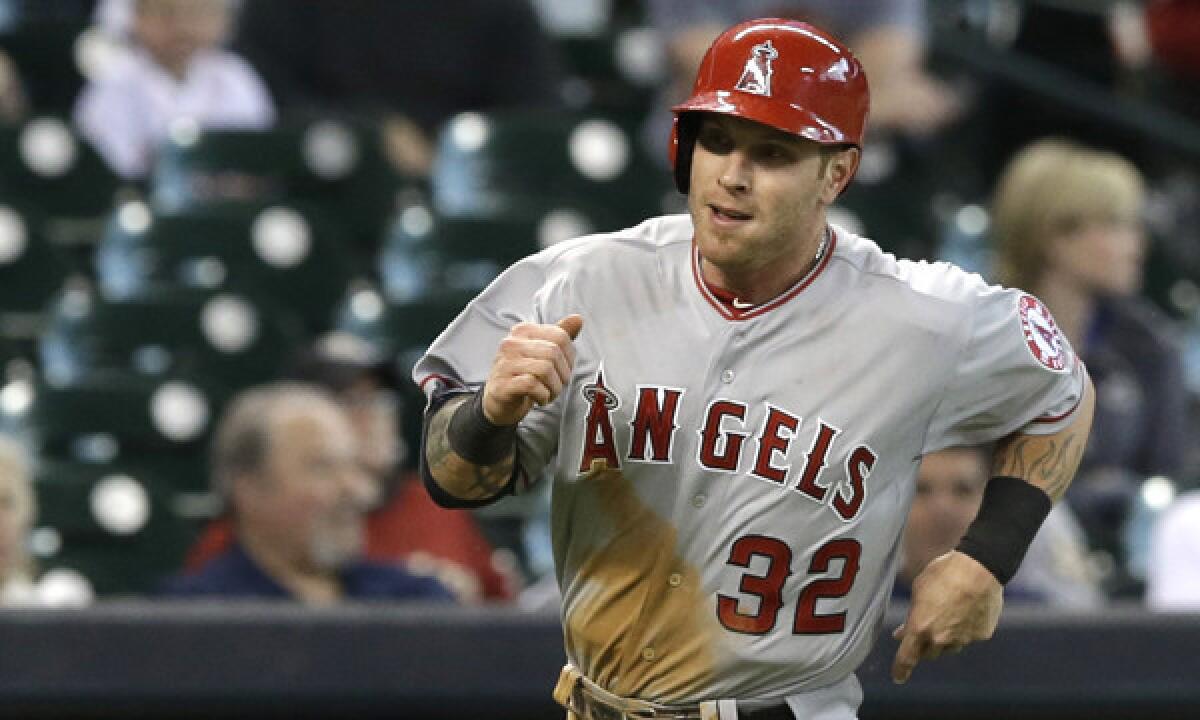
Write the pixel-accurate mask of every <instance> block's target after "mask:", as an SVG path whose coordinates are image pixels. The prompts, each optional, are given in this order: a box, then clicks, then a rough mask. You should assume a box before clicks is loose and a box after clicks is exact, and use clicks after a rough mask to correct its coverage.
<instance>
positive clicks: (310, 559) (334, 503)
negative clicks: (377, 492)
mask: <svg viewBox="0 0 1200 720" xmlns="http://www.w3.org/2000/svg"><path fill="white" fill-rule="evenodd" d="M281 415H282V417H279V418H277V419H276V422H275V423H274V427H273V428H272V430H271V432H270V437H269V440H268V445H269V448H268V452H267V459H266V462H265V464H264V467H263V468H262V471H261V472H260V473H259V476H258V477H255V478H252V479H250V480H248V481H247V482H246V483H245V485H246V487H245V488H244V490H243V497H242V498H241V504H242V505H247V506H248V507H246V508H245V510H246V512H243V513H242V514H243V517H242V524H243V527H246V526H248V525H251V524H253V525H254V526H255V531H256V532H258V533H259V535H260V537H263V538H264V539H265V541H266V542H269V543H271V544H272V545H273V546H274V551H275V552H276V553H278V554H279V555H280V556H283V557H286V558H288V559H289V560H290V561H291V562H293V563H294V564H295V565H296V566H297V567H300V568H305V569H310V570H311V569H323V570H329V569H335V568H337V567H340V566H342V565H344V564H345V563H346V562H347V561H349V560H351V559H353V558H355V557H357V556H358V554H359V553H360V552H361V550H362V546H363V539H364V521H363V515H364V509H365V507H366V503H367V502H368V501H369V499H370V498H371V496H372V495H373V492H372V485H371V481H370V479H369V478H368V476H367V475H366V473H365V472H363V470H362V469H361V465H360V463H359V456H358V448H357V445H356V441H355V437H354V433H353V430H352V429H351V426H350V423H349V421H348V420H347V419H346V417H345V416H344V414H343V413H342V412H341V411H340V410H338V409H337V408H336V407H334V406H325V405H315V404H313V405H307V404H306V405H305V406H303V408H302V409H289V410H287V411H285V412H284V413H281ZM241 510H243V508H242V507H241V506H239V511H241ZM247 530H248V528H247Z"/></svg>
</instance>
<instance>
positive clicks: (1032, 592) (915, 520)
mask: <svg viewBox="0 0 1200 720" xmlns="http://www.w3.org/2000/svg"><path fill="white" fill-rule="evenodd" d="M989 458H990V455H989V454H988V453H987V451H986V450H985V448H982V447H958V448H947V449H945V450H939V451H937V452H933V453H930V454H928V455H926V456H925V457H924V458H922V460H921V467H920V469H919V471H918V473H917V491H916V495H915V496H914V498H913V504H912V508H911V510H910V511H909V515H908V524H907V525H906V526H905V528H904V537H903V542H902V544H901V558H900V570H899V572H898V573H897V577H896V586H895V589H894V592H893V597H894V598H896V599H903V600H908V599H909V598H910V597H911V590H912V581H913V579H915V578H916V577H917V575H919V574H920V572H921V571H922V570H923V569H925V566H926V565H928V564H929V563H930V562H932V561H933V560H934V558H936V557H938V556H939V555H942V554H943V553H947V552H949V551H951V550H953V549H954V548H955V547H956V546H957V545H958V541H959V540H961V539H962V536H963V533H965V532H966V531H967V526H968V525H970V524H971V521H972V520H974V519H975V514H976V513H977V512H979V504H980V503H981V502H982V501H983V490H984V487H985V486H986V485H987V480H988V469H989ZM1085 551H1086V543H1085V540H1084V537H1083V531H1082V530H1081V529H1080V528H1079V526H1078V524H1077V523H1076V521H1075V518H1074V517H1073V515H1072V514H1071V511H1070V509H1069V508H1067V507H1066V506H1065V505H1062V504H1059V505H1056V506H1055V507H1054V509H1053V510H1051V511H1050V515H1049V516H1047V518H1046V522H1045V523H1043V525H1042V527H1041V529H1040V530H1039V531H1038V533H1037V535H1036V536H1035V537H1034V540H1033V543H1032V544H1031V545H1030V546H1029V552H1028V553H1026V555H1025V561H1024V562H1023V563H1022V564H1021V569H1020V570H1019V571H1018V572H1017V574H1016V576H1015V577H1013V579H1012V580H1011V581H1010V582H1009V583H1008V585H1006V586H1005V588H1004V597H1005V599H1006V600H1008V601H1009V602H1040V603H1047V604H1050V605H1056V606H1060V607H1072V608H1093V607H1097V606H1099V605H1100V604H1101V603H1102V602H1103V599H1104V598H1103V594H1102V593H1101V592H1100V590H1099V587H1098V585H1097V583H1096V580H1095V578H1094V577H1093V575H1094V573H1093V572H1092V571H1091V569H1090V567H1089V565H1088V562H1087V556H1086V552H1085Z"/></svg>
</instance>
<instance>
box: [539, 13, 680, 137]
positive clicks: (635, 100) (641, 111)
mask: <svg viewBox="0 0 1200 720" xmlns="http://www.w3.org/2000/svg"><path fill="white" fill-rule="evenodd" d="M555 44H556V45H557V46H558V50H559V55H560V56H561V57H562V58H563V61H564V66H565V69H566V74H567V80H566V82H565V83H564V87H563V96H564V98H565V99H566V101H567V103H568V104H570V105H571V106H572V107H577V108H581V109H588V110H593V111H601V112H605V113H613V114H618V115H622V116H628V117H630V118H631V120H632V121H637V120H641V119H643V118H644V117H645V115H646V113H647V112H648V111H649V109H650V107H651V106H652V105H653V103H654V102H655V101H656V100H657V97H658V96H657V92H656V88H657V86H658V85H659V84H661V83H662V82H663V80H664V79H665V78H664V73H665V68H666V66H667V63H666V58H665V57H663V55H664V51H663V47H664V45H663V43H662V42H661V40H660V39H659V38H658V37H657V36H656V35H655V33H654V31H653V30H651V29H649V28H646V27H619V28H610V29H608V30H606V31H605V32H601V33H596V34H588V35H566V36H562V37H558V38H556V39H555Z"/></svg>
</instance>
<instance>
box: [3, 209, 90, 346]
mask: <svg viewBox="0 0 1200 720" xmlns="http://www.w3.org/2000/svg"><path fill="white" fill-rule="evenodd" d="M42 226H43V222H42V220H41V218H40V216H39V215H37V214H36V213H34V212H30V211H27V210H23V209H20V208H18V207H16V206H13V205H7V204H0V337H4V338H6V339H8V340H10V341H13V342H17V343H21V344H24V345H25V346H27V348H32V344H33V342H34V340H35V338H36V337H37V335H38V333H39V332H40V331H41V328H42V324H43V322H44V315H45V312H46V310H47V305H48V303H49V302H50V300H51V298H53V297H54V295H55V294H56V293H58V291H59V289H60V288H62V286H63V284H64V283H65V282H66V280H67V278H68V277H69V275H70V274H71V270H72V266H71V262H70V259H69V257H68V256H67V255H66V254H64V253H63V252H61V251H60V250H59V249H57V248H56V247H54V246H53V245H52V244H51V243H50V241H49V240H48V239H47V238H46V236H45V234H44V232H43V230H42Z"/></svg>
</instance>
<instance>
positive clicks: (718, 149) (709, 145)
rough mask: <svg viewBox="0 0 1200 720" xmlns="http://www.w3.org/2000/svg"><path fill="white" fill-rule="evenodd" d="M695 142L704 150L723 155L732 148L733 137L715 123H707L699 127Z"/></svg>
mask: <svg viewBox="0 0 1200 720" xmlns="http://www.w3.org/2000/svg"><path fill="white" fill-rule="evenodd" d="M697 142H699V143H700V146H701V147H703V148H704V149H705V150H707V151H709V152H710V153H713V154H716V155H724V154H725V153H727V152H729V151H731V150H732V149H733V138H732V137H730V135H729V133H727V132H725V130H724V129H722V128H721V127H720V126H717V125H708V126H705V127H703V128H701V129H700V134H699V136H698V137H697Z"/></svg>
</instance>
